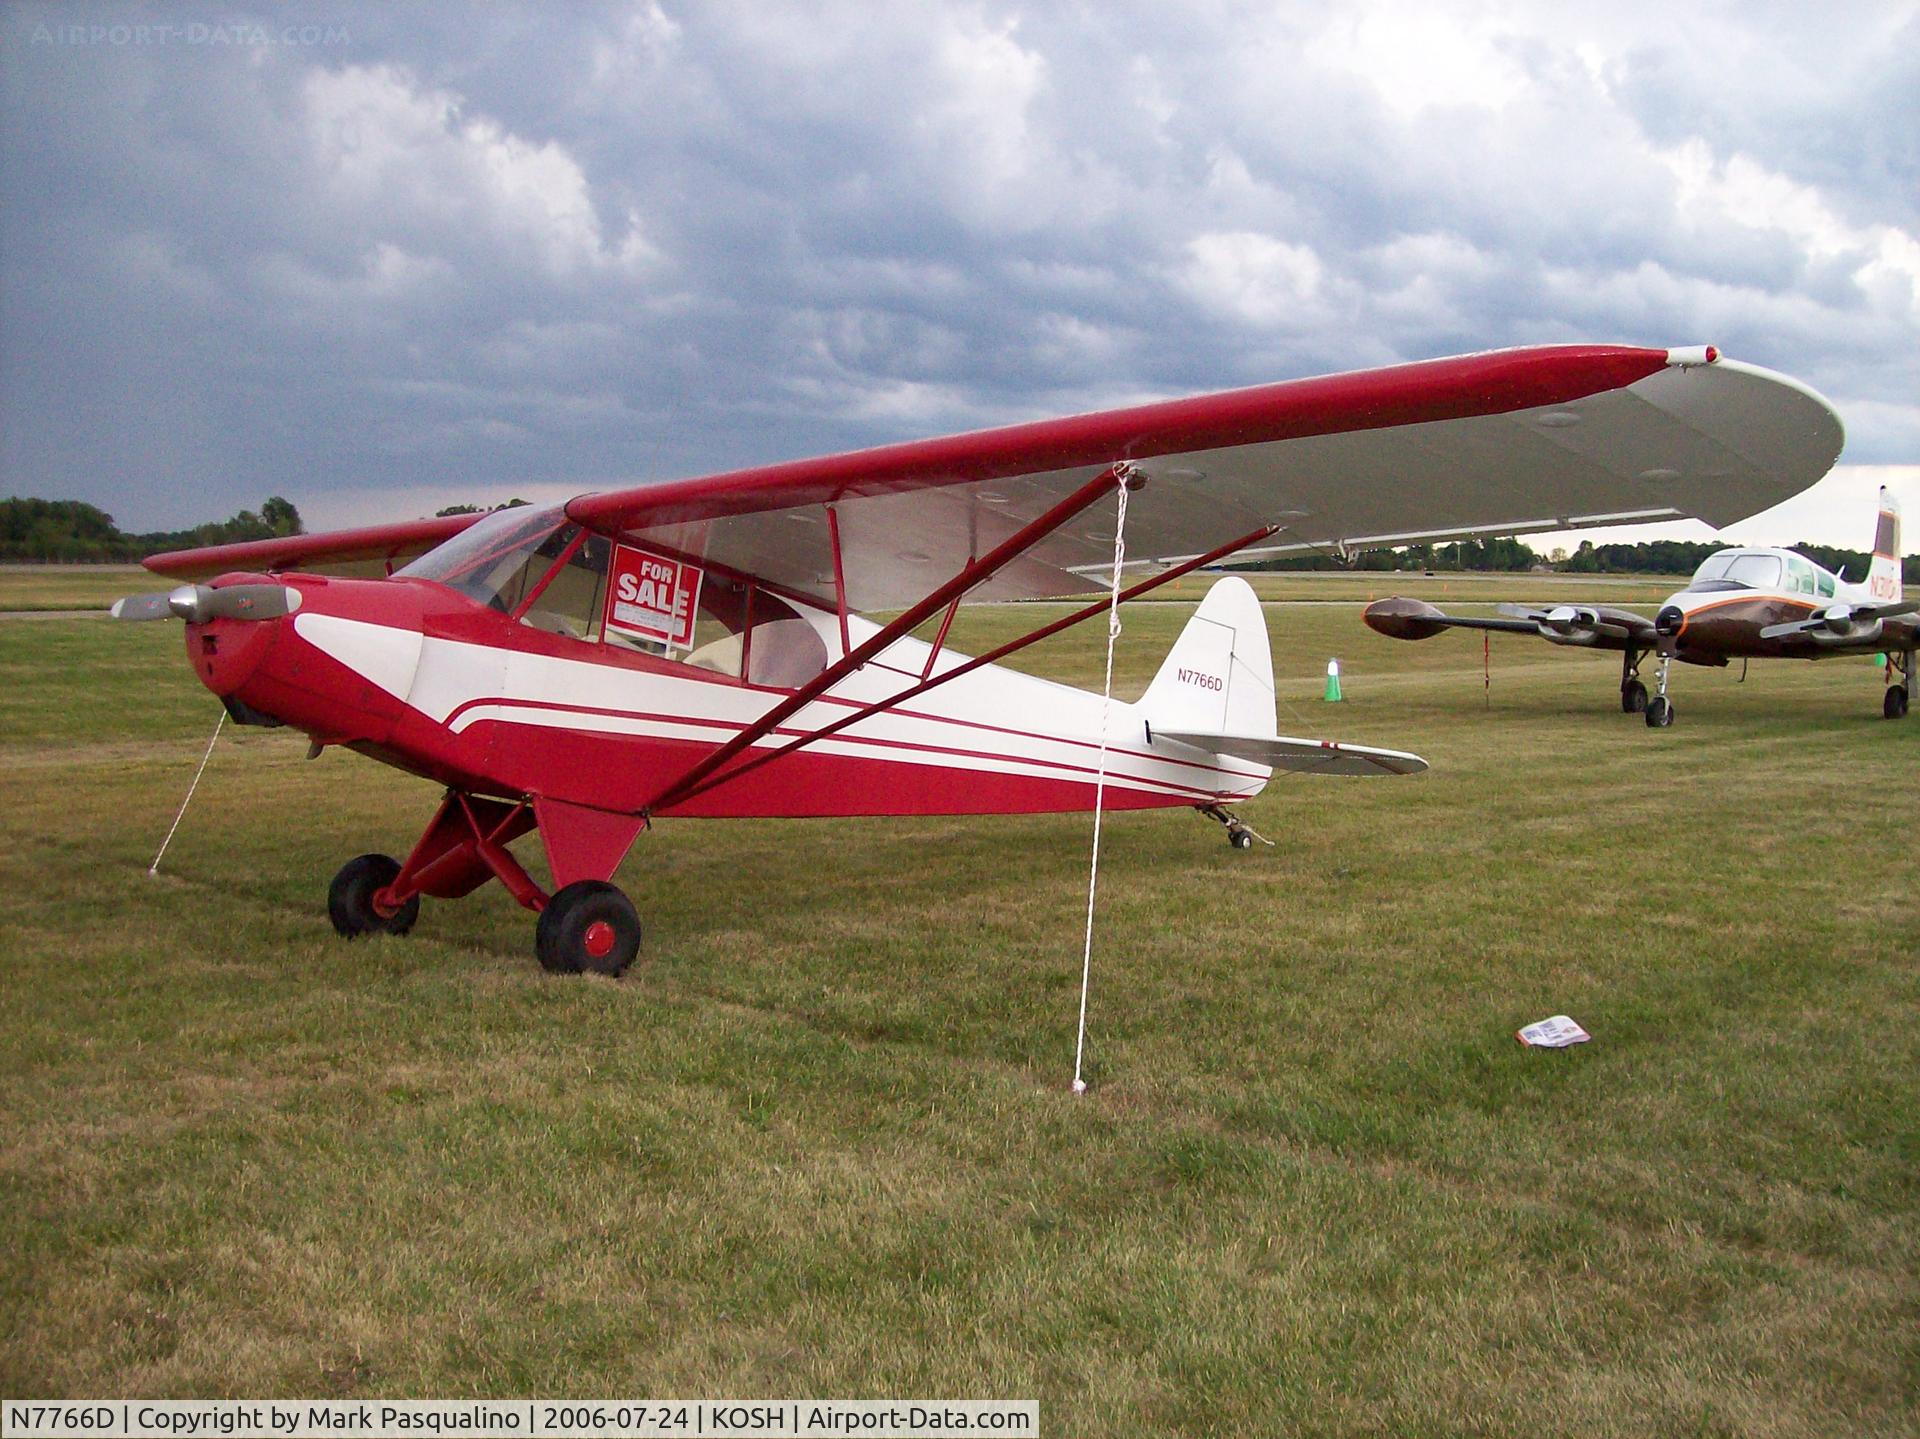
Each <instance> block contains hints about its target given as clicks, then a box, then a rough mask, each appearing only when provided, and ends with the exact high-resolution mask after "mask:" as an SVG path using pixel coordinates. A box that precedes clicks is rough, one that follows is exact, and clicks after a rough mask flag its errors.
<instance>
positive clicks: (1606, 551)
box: [0, 495, 1920, 584]
mask: <svg viewBox="0 0 1920 1439" xmlns="http://www.w3.org/2000/svg"><path fill="white" fill-rule="evenodd" d="M525 503H526V501H525V500H522V499H517V498H516V499H512V500H509V501H508V502H507V505H508V506H514V505H524V504H525ZM483 508H484V507H482V506H480V505H449V506H447V507H446V508H445V509H443V510H441V511H440V512H439V513H440V514H442V515H466V514H478V513H480V512H481V511H482V509H483ZM303 533H305V530H304V527H303V526H302V525H301V523H300V511H298V510H297V509H295V508H294V507H293V505H292V503H291V502H290V501H288V500H285V499H283V498H281V497H280V496H279V495H275V496H273V497H272V498H271V499H269V500H268V501H267V502H266V503H265V504H263V505H261V506H260V509H259V511H258V512H257V513H256V512H255V511H253V510H242V511H240V513H238V514H237V515H234V516H232V517H231V518H229V519H224V520H216V521H213V522H212V523H209V524H204V525H196V526H195V527H194V528H192V529H189V530H156V531H153V532H151V533H148V534H125V533H123V532H122V531H121V530H120V529H119V527H118V526H116V525H115V524H114V522H113V516H111V515H109V514H108V513H106V511H104V510H101V509H98V508H96V507H95V506H93V505H89V504H85V503H83V502H82V501H80V500H37V499H8V500H0V561H4V560H13V561H23V560H24V561H34V560H38V561H42V562H55V563H77V562H88V561H91V562H96V563H112V562H132V561H136V560H142V559H145V558H146V557H147V556H148V555H151V554H158V553H159V552H160V551H162V550H184V549H194V548H197V547H199V546H201V545H224V544H231V543H233V542H234V541H237V540H269V539H275V538H278V537H281V536H285V535H298V534H303ZM1725 548H1726V546H1725V545H1717V544H1710V543H1700V542H1697V541H1692V540H1642V541H1641V542H1640V543H1638V544H1632V545H1617V544H1616V545H1596V544H1594V543H1593V541H1591V540H1582V541H1581V542H1580V548H1579V549H1577V550H1575V551H1574V552H1573V553H1572V554H1570V555H1569V554H1562V553H1560V552H1556V553H1555V554H1554V556H1553V557H1552V559H1551V560H1547V559H1543V557H1542V556H1541V555H1540V554H1539V553H1538V552H1536V551H1535V550H1534V549H1533V547H1532V546H1530V545H1528V544H1526V543H1525V542H1524V541H1521V540H1513V539H1493V540H1462V541H1460V542H1459V543H1457V544H1450V545H1404V546H1402V547H1401V548H1399V549H1383V550H1364V551H1361V552H1360V553H1358V554H1353V555H1347V556H1341V555H1337V554H1333V553H1324V552H1323V553H1315V554H1309V555H1287V556H1285V557H1284V558H1281V559H1273V560H1258V561H1255V562H1253V563H1251V564H1247V565H1244V566H1235V567H1234V568H1236V569H1249V570H1365V571H1382V570H1414V571H1425V570H1434V571H1439V570H1531V569H1534V568H1536V567H1539V566H1542V565H1544V566H1546V567H1547V568H1549V569H1554V570H1558V571H1560V572H1562V573H1564V574H1574V575H1598V574H1644V575H1690V574H1692V573H1693V572H1694V571H1695V570H1697V569H1698V568H1700V562H1701V561H1702V560H1704V559H1706V557H1707V556H1708V555H1710V554H1712V553H1713V552H1714V551H1715V550H1721V549H1725ZM1792 548H1793V549H1796V550H1798V551H1799V552H1800V553H1801V554H1803V555H1805V556H1806V557H1807V558H1808V559H1810V560H1812V561H1813V562H1814V563H1815V564H1819V565H1825V566H1826V567H1827V568H1828V569H1830V570H1832V571H1833V572H1834V573H1836V574H1844V575H1845V576H1846V577H1847V578H1848V579H1850V580H1854V581H1859V580H1862V579H1865V578H1866V574H1867V561H1868V559H1869V558H1870V557H1869V556H1868V554H1867V553H1866V552H1865V551H1863V550H1844V549H1837V548H1835V547H1834V546H1832V545H1810V544H1797V545H1794V546H1792ZM1900 568H1901V573H1902V577H1903V578H1904V580H1905V581H1906V582H1907V583H1909V584H1920V554H1914V555H1908V556H1907V557H1906V558H1905V559H1904V560H1902V561H1901V566H1900Z"/></svg>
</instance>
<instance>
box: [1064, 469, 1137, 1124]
mask: <svg viewBox="0 0 1920 1439" xmlns="http://www.w3.org/2000/svg"><path fill="white" fill-rule="evenodd" d="M1115 473H1116V474H1117V475H1118V477H1119V480H1120V486H1119V490H1118V494H1119V497H1120V498H1119V504H1118V508H1117V509H1116V510H1115V511H1114V521H1113V588H1112V590H1111V592H1110V594H1109V597H1108V600H1107V684H1106V690H1105V692H1104V693H1103V695H1102V697H1101V700H1100V771H1099V777H1098V779H1097V780H1096V782H1095V784H1094V787H1093V863H1092V865H1091V866H1090V867H1089V869H1088V872H1087V943H1086V948H1085V950H1084V951H1082V953H1081V956H1080V1034H1079V1037H1078V1038H1077V1039H1076V1040H1075V1041H1074V1044H1073V1092H1074V1093H1075V1094H1085V1093H1086V1092H1087V1081H1086V1080H1085V1079H1083V1078H1082V1077H1081V1073H1080V1064H1081V1060H1082V1059H1083V1058H1084V1057H1085V1055H1086V1051H1087V989H1088V985H1089V983H1090V982H1091V980H1092V978H1093V897H1094V893H1095V891H1096V890H1098V888H1099V886H1100V815H1101V812H1102V810H1103V808H1104V807H1105V803H1106V798H1107V721H1108V718H1109V717H1110V716H1111V715H1112V713H1113V642H1114V641H1115V640H1117V639H1118V638H1120V566H1121V564H1122V563H1123V562H1124V561H1125V560H1126V557H1127V484H1128V482H1129V481H1131V480H1132V478H1133V467H1132V466H1131V465H1125V464H1122V465H1118V466H1115Z"/></svg>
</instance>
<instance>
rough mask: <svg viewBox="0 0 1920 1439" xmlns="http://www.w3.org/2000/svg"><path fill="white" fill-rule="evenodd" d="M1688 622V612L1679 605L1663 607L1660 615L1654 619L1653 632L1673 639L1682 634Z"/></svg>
mask: <svg viewBox="0 0 1920 1439" xmlns="http://www.w3.org/2000/svg"><path fill="white" fill-rule="evenodd" d="M1686 622H1687V612H1686V611H1685V610H1683V609H1681V608H1680V606H1678V605H1662V606H1661V607H1660V613H1659V614H1657V615H1655V616H1654V617H1653V632H1654V633H1655V634H1657V635H1665V636H1667V637H1668V638H1672V637H1673V636H1674V635H1677V634H1679V633H1680V630H1681V628H1682V627H1683V626H1684V625H1685V624H1686Z"/></svg>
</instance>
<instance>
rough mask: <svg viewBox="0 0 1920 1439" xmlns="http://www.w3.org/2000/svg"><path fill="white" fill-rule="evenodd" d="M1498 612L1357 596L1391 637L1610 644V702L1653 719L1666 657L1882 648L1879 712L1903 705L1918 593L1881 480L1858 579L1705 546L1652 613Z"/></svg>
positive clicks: (1774, 553) (1916, 633)
mask: <svg viewBox="0 0 1920 1439" xmlns="http://www.w3.org/2000/svg"><path fill="white" fill-rule="evenodd" d="M1500 611H1501V613H1502V614H1504V615H1507V616H1509V618H1506V619H1492V618H1483V617H1481V616H1478V615H1450V614H1446V613H1444V612H1443V611H1441V610H1440V609H1439V608H1437V607H1436V606H1434V605H1430V604H1428V603H1427V602H1426V601H1425V600H1414V599H1407V598H1404V597H1402V596H1395V597H1393V598H1392V599H1384V600H1375V601H1374V602H1373V603H1372V604H1370V605H1368V606H1367V608H1366V613H1365V616H1364V618H1365V619H1366V622H1367V623H1368V624H1369V625H1371V626H1372V627H1373V628H1374V629H1376V630H1378V631H1379V632H1380V633H1381V634H1383V635H1388V636H1391V637H1392V638H1394V639H1397V640H1424V639H1431V638H1432V637H1433V636H1434V635H1437V634H1439V633H1440V631H1442V630H1445V629H1470V630H1507V631H1510V632H1512V633H1514V634H1526V635H1538V636H1540V638H1542V639H1544V640H1546V641H1548V642H1549V643H1551V644H1556V645H1573V646H1575V647H1577V648H1580V649H1598V650H1620V651H1622V654H1621V657H1620V708H1621V709H1622V710H1624V711H1625V712H1626V713H1628V714H1638V713H1640V712H1641V711H1645V713H1646V717H1647V723H1648V725H1650V726H1652V727H1653V728H1655V729H1660V728H1664V727H1665V726H1667V725H1670V724H1672V723H1673V717H1674V709H1673V702H1672V700H1670V699H1669V698H1668V697H1667V671H1668V669H1669V668H1670V667H1671V666H1672V664H1673V662H1674V661H1675V660H1680V661H1682V662H1683V663H1685V664H1690V665H1716V666H1722V667H1724V666H1725V665H1726V663H1727V662H1728V661H1729V660H1736V659H1739V660H1745V659H1794V660H1818V659H1827V658H1829V657H1831V656H1833V655H1857V654H1875V653H1882V652H1884V653H1885V655H1886V657H1887V684H1886V693H1885V695H1884V697H1883V698H1882V700H1881V703H1880V713H1881V714H1883V715H1885V716H1886V717H1887V718H1888V719H1899V718H1900V717H1901V716H1902V715H1904V714H1905V713H1906V712H1907V701H1908V698H1909V695H1908V690H1909V687H1910V686H1911V685H1912V684H1913V661H1914V650H1915V648H1916V646H1920V621H1917V620H1916V619H1915V618H1914V616H1915V612H1916V611H1920V602H1916V601H1913V600H1909V599H1905V598H1903V592H1902V587H1901V583H1900V507H1899V505H1898V504H1897V503H1896V502H1895V500H1894V498H1893V495H1892V494H1891V493H1889V492H1888V491H1887V490H1886V489H1885V488H1884V487H1882V489H1881V491H1880V516H1879V521H1878V523H1877V524H1876V525H1875V527H1874V534H1873V558H1872V559H1871V560H1870V561H1869V562H1868V566H1867V576H1866V580H1865V582H1864V583H1861V584H1849V583H1848V582H1847V580H1846V578H1845V577H1844V576H1841V575H1836V574H1834V573H1833V572H1832V571H1830V570H1828V569H1826V568H1825V567H1824V566H1821V565H1817V564H1815V563H1814V562H1813V561H1812V560H1810V559H1808V558H1807V557H1806V556H1805V555H1801V554H1796V553H1795V552H1794V551H1792V550H1780V549H1768V548H1745V549H1731V550H1716V551H1715V552H1714V553H1713V554H1711V555H1709V556H1707V558H1706V559H1705V560H1704V561H1703V562H1702V563H1701V565H1700V568H1699V569H1697V570H1695V571H1694V572H1693V578H1692V579H1690V580H1688V581H1687V587H1686V588H1685V589H1683V590H1681V591H1679V592H1678V593H1676V594H1671V595H1668V596H1667V602H1666V603H1665V604H1663V605H1661V606H1660V609H1659V611H1658V612H1657V613H1656V614H1655V615H1654V617H1653V618H1652V619H1648V618H1647V617H1646V616H1645V615H1642V614H1638V613H1636V612H1635V611H1633V610H1628V609H1620V608H1618V607H1616V606H1613V605H1554V606H1551V607H1539V606H1527V605H1501V606H1500ZM1648 655H1657V656H1659V659H1660V669H1659V677H1658V679H1657V681H1656V685H1657V689H1656V692H1655V693H1654V695H1653V696H1652V698H1649V697H1648V695H1647V687H1646V686H1645V685H1644V684H1642V683H1641V682H1640V665H1641V662H1642V661H1643V660H1645V659H1646V657H1647V656H1648Z"/></svg>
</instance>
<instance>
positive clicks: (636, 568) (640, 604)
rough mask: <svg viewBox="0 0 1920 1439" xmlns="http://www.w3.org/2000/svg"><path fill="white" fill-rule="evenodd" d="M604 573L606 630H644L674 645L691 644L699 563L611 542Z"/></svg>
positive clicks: (637, 632)
mask: <svg viewBox="0 0 1920 1439" xmlns="http://www.w3.org/2000/svg"><path fill="white" fill-rule="evenodd" d="M608 578H609V579H610V580H611V581H612V583H611V584H609V585H608V586H607V628H608V629H610V630H620V631H622V632H623V633H626V634H630V635H643V636H645V637H646V638H647V639H650V640H658V641H660V643H662V644H664V645H668V646H671V647H672V648H674V649H682V650H683V649H686V648H688V647H689V646H690V645H692V644H693V619H694V615H695V614H696V613H697V612H698V610H699V608H700V579H701V572H700V569H699V567H698V566H696V565H688V564H682V563H681V562H680V561H679V560H670V559H668V558H667V557H666V556H664V555H656V554H650V553H648V552H647V551H646V550H637V549H635V548H634V547H633V546H632V545H615V546H614V547H613V569H612V571H611V573H610V574H609V576H608Z"/></svg>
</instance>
